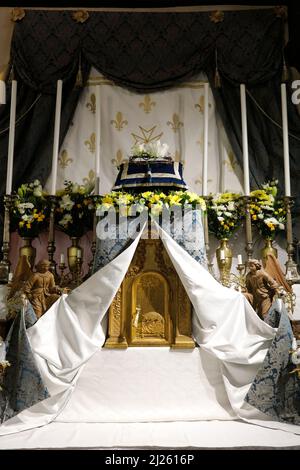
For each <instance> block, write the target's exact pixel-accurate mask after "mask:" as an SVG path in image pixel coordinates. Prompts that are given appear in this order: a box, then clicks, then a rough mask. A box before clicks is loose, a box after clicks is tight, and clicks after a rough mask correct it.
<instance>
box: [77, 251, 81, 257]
mask: <svg viewBox="0 0 300 470" xmlns="http://www.w3.org/2000/svg"><path fill="white" fill-rule="evenodd" d="M77 258H78V259H81V250H79V249H77Z"/></svg>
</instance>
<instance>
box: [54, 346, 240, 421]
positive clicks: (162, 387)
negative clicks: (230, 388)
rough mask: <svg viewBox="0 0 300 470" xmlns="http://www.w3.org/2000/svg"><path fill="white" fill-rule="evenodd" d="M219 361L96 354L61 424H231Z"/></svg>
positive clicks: (198, 356) (200, 355) (154, 353)
mask: <svg viewBox="0 0 300 470" xmlns="http://www.w3.org/2000/svg"><path fill="white" fill-rule="evenodd" d="M234 416H235V415H234V413H233V411H232V409H231V406H230V404H229V401H228V399H227V394H226V391H225V387H224V383H223V380H222V375H221V373H220V367H219V365H218V362H217V360H216V359H215V358H214V357H213V356H212V355H210V354H208V353H207V352H205V351H203V350H201V348H195V349H194V350H192V351H172V350H170V349H169V348H165V347H157V348H150V347H149V348H128V349H127V350H107V349H102V350H99V351H98V352H97V353H96V354H94V356H93V357H92V358H91V359H90V361H89V362H88V363H87V364H86V365H85V367H84V369H83V371H82V373H81V375H80V377H79V379H78V382H77V385H76V388H75V390H74V393H73V395H72V396H71V398H70V401H69V402H68V403H67V405H66V407H65V408H64V410H63V411H62V413H61V414H60V415H58V417H57V418H56V421H59V422H83V423H85V422H98V423H101V422H119V423H120V422H143V421H191V420H193V421H197V420H207V419H219V420H223V419H225V420H226V419H227V420H228V419H232V418H233V417H234Z"/></svg>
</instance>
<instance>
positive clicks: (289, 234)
mask: <svg viewBox="0 0 300 470" xmlns="http://www.w3.org/2000/svg"><path fill="white" fill-rule="evenodd" d="M284 202H285V207H286V239H287V249H286V251H287V255H288V259H287V262H286V263H285V266H286V274H285V277H286V279H287V281H288V282H289V283H290V284H299V283H300V275H299V273H298V269H297V264H296V263H295V261H294V260H293V254H294V251H295V250H294V244H293V225H292V213H291V207H292V202H293V198H292V197H290V196H285V198H284Z"/></svg>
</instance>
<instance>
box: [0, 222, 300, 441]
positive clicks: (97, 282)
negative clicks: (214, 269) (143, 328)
mask: <svg viewBox="0 0 300 470" xmlns="http://www.w3.org/2000/svg"><path fill="white" fill-rule="evenodd" d="M144 227H145V225H144ZM144 227H143V228H144ZM156 228H157V230H158V232H159V234H160V237H161V238H162V241H163V243H164V245H165V248H166V250H167V252H168V254H169V256H170V259H171V261H172V263H173V265H174V267H175V269H176V271H177V273H178V275H179V277H180V279H181V281H182V284H183V286H184V287H185V289H186V291H187V294H188V296H189V298H190V300H191V302H192V304H193V307H194V324H193V334H194V337H195V339H196V341H197V343H198V344H199V345H200V347H202V348H203V349H205V351H207V352H208V353H209V354H212V355H213V356H214V357H215V358H216V359H217V361H218V363H219V365H220V373H221V376H222V378H223V381H224V386H225V388H226V391H227V394H228V399H229V402H230V404H231V406H232V409H233V411H234V412H235V413H236V416H237V417H240V418H242V419H246V420H248V421H250V420H251V422H252V420H255V419H256V420H258V421H256V422H255V424H259V425H260V426H264V425H265V426H267V427H271V428H275V429H282V430H286V431H288V432H294V433H296V434H300V428H299V427H297V426H293V425H290V424H286V423H279V422H276V421H269V420H268V421H266V422H265V421H264V420H266V419H270V418H268V417H267V416H266V415H264V414H263V413H261V412H259V411H258V410H256V409H255V408H254V407H252V406H250V405H248V404H247V403H245V402H244V399H245V396H246V394H247V392H248V390H249V388H250V386H251V383H253V381H254V379H255V377H256V375H257V372H258V371H259V370H260V368H261V366H262V364H263V362H264V360H265V358H266V354H267V351H268V350H269V348H270V346H271V344H272V342H273V340H274V338H275V335H276V330H275V329H273V328H272V327H270V326H269V325H267V324H266V323H264V322H263V321H262V320H260V318H259V317H258V316H257V315H256V313H255V312H254V310H253V309H252V307H251V306H250V304H249V303H248V302H247V300H246V299H245V297H244V296H243V295H242V294H241V293H239V292H236V291H234V290H231V289H228V288H226V287H223V286H222V285H221V284H219V283H218V282H217V281H216V280H215V279H214V278H213V277H212V276H211V275H210V274H209V273H208V271H206V270H205V268H203V266H201V265H200V264H199V263H198V262H197V261H195V260H194V259H193V258H192V257H191V256H190V255H189V254H188V253H187V252H186V251H185V250H184V249H183V248H181V247H180V246H179V245H178V244H177V243H176V242H175V241H174V240H173V239H172V238H171V237H170V235H168V234H167V233H166V232H165V231H164V230H162V228H160V227H159V226H158V225H157V224H156ZM142 231H143V230H142ZM142 231H141V232H140V233H139V235H138V236H137V238H136V239H135V240H134V242H133V243H132V244H131V245H130V246H129V247H128V248H126V249H125V250H124V251H123V252H122V253H121V254H119V255H118V256H117V257H116V258H114V259H113V260H112V261H110V262H109V263H108V264H107V265H106V266H104V267H103V268H101V269H100V270H99V271H97V272H96V273H95V274H94V275H93V276H92V277H90V278H89V279H88V280H87V281H86V282H85V283H83V284H82V285H81V286H80V287H78V288H77V289H75V290H74V291H73V292H72V293H71V294H70V295H69V296H68V297H66V296H63V297H62V298H61V299H59V300H58V301H57V302H56V303H55V304H54V305H53V306H52V307H51V309H50V310H49V311H48V312H46V314H45V315H44V316H43V317H42V318H41V319H40V320H39V321H38V322H37V323H36V324H35V325H34V326H33V327H31V328H30V329H29V330H28V338H29V342H30V345H31V348H32V351H33V353H34V357H35V360H36V362H37V364H38V366H39V370H40V373H41V376H42V379H43V382H44V384H45V385H46V387H47V389H48V391H49V393H50V395H51V396H50V398H47V399H46V400H44V401H42V402H40V403H37V404H36V405H34V406H33V407H31V408H29V409H27V410H24V411H23V412H22V413H20V414H19V415H17V416H14V417H13V418H11V419H10V420H8V421H7V422H6V423H4V424H3V425H2V426H1V428H0V435H4V434H10V433H15V432H19V431H22V430H25V429H31V428H34V427H37V426H42V425H45V424H47V423H49V422H51V421H53V420H54V419H55V418H56V417H57V416H58V415H59V413H60V412H61V411H62V410H63V408H64V407H65V405H66V404H67V402H68V401H69V399H70V397H71V394H72V392H73V390H74V387H75V386H76V382H77V379H78V377H79V374H80V372H81V370H82V367H83V366H84V364H85V363H86V362H87V361H88V360H89V359H90V358H91V357H92V355H93V354H94V353H95V352H96V350H97V349H98V348H99V347H101V345H102V344H103V342H104V339H105V331H104V326H103V319H104V317H105V314H106V312H107V309H108V306H109V305H110V303H111V301H112V299H113V297H114V295H115V294H116V292H117V290H118V288H119V286H120V283H121V281H122V279H123V277H124V276H125V274H126V272H127V269H128V267H129V265H130V261H131V260H132V258H133V256H134V253H135V250H136V248H137V244H138V242H139V240H140V237H141V235H142ZM99 373H100V371H99Z"/></svg>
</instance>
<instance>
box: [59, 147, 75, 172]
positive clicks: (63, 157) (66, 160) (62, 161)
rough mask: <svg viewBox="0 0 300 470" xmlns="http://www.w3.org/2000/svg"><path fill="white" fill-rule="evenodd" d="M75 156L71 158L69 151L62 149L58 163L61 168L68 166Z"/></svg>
mask: <svg viewBox="0 0 300 470" xmlns="http://www.w3.org/2000/svg"><path fill="white" fill-rule="evenodd" d="M72 161H73V158H70V157H69V155H68V151H67V150H66V149H64V150H62V152H61V154H60V156H59V157H58V164H59V166H60V167H61V168H63V169H64V168H67V166H69V164H70V163H72Z"/></svg>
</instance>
